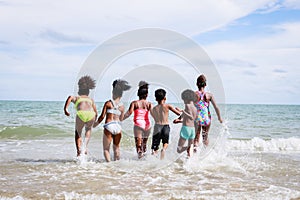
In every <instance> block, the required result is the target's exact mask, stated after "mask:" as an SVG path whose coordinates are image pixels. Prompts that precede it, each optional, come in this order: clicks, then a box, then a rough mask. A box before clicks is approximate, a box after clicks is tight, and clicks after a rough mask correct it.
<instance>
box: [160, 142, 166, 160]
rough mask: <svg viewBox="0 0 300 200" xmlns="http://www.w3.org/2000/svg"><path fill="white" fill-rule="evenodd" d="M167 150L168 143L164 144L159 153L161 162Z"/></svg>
mask: <svg viewBox="0 0 300 200" xmlns="http://www.w3.org/2000/svg"><path fill="white" fill-rule="evenodd" d="M167 148H168V143H165V144H164V145H163V149H162V150H161V153H160V159H161V160H163V159H164V158H165V152H166V150H167Z"/></svg>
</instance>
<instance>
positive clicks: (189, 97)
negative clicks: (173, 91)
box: [181, 89, 197, 102]
mask: <svg viewBox="0 0 300 200" xmlns="http://www.w3.org/2000/svg"><path fill="white" fill-rule="evenodd" d="M181 99H182V100H183V101H188V102H190V101H193V102H196V101H197V95H196V93H195V92H194V91H193V90H190V89H186V90H184V91H183V92H182V93H181Z"/></svg>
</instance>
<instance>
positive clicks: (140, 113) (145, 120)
mask: <svg viewBox="0 0 300 200" xmlns="http://www.w3.org/2000/svg"><path fill="white" fill-rule="evenodd" d="M133 122H134V125H135V126H137V127H140V128H142V129H144V130H149V129H150V127H151V123H150V120H149V110H147V109H141V108H138V109H135V110H134V116H133Z"/></svg>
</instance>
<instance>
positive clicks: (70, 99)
mask: <svg viewBox="0 0 300 200" xmlns="http://www.w3.org/2000/svg"><path fill="white" fill-rule="evenodd" d="M73 99H74V97H73V96H69V97H68V98H67V100H66V102H65V106H64V112H65V115H67V116H70V113H69V111H68V107H69V105H70V103H71V101H72V100H73Z"/></svg>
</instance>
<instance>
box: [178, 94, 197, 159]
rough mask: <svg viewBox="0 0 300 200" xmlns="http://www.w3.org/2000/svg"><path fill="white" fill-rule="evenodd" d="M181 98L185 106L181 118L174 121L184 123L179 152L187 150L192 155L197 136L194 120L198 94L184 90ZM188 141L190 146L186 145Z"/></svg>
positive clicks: (179, 141)
mask: <svg viewBox="0 0 300 200" xmlns="http://www.w3.org/2000/svg"><path fill="white" fill-rule="evenodd" d="M181 98H182V100H183V101H184V104H185V108H184V110H182V115H181V118H180V119H175V120H174V123H182V127H181V130H180V138H179V140H178V147H177V152H178V153H182V152H184V151H185V150H187V154H188V157H190V156H192V153H193V146H194V144H193V143H194V138H195V126H194V123H195V122H194V120H195V119H196V117H197V108H196V107H195V105H194V103H195V102H196V101H197V96H196V94H195V92H194V91H193V90H184V91H183V92H182V93H181ZM186 141H188V146H185V147H184V146H183V145H184V144H185V142H186Z"/></svg>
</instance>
